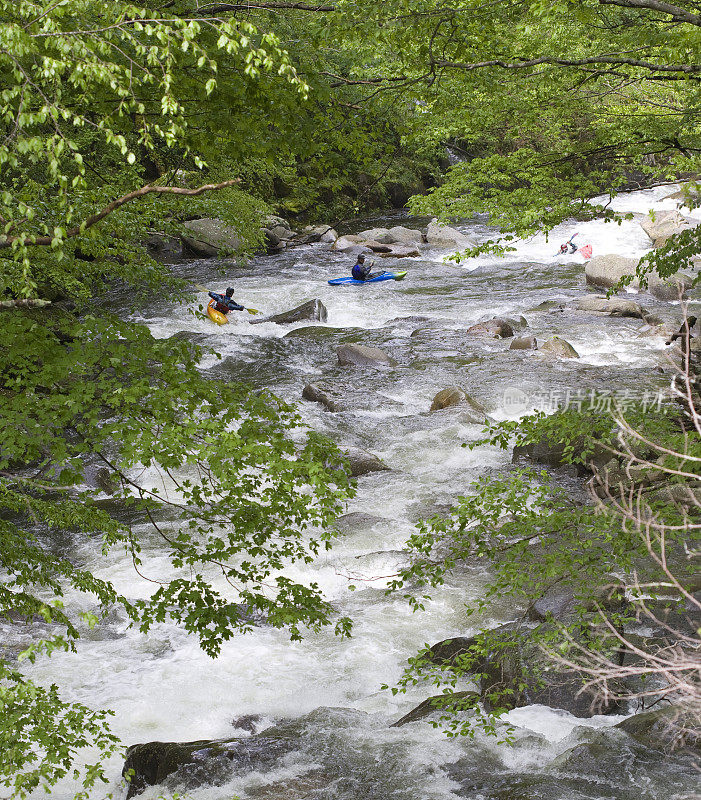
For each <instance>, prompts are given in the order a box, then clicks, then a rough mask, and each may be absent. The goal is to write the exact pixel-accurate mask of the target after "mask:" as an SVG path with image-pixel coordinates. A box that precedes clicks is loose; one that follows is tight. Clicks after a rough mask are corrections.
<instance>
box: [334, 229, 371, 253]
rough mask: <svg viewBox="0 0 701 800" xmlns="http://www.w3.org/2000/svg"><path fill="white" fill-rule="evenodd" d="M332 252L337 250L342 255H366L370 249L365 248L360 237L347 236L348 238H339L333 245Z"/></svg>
mask: <svg viewBox="0 0 701 800" xmlns="http://www.w3.org/2000/svg"><path fill="white" fill-rule="evenodd" d="M332 250H338V251H340V252H342V253H367V252H369V250H370V248H369V247H366V245H365V242H364V240H363V239H362V238H361V237H360V236H355V235H353V234H349V235H348V236H339V237H338V239H336V241H335V242H334V243H333V247H332Z"/></svg>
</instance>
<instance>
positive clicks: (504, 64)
mask: <svg viewBox="0 0 701 800" xmlns="http://www.w3.org/2000/svg"><path fill="white" fill-rule="evenodd" d="M539 64H552V65H554V66H558V67H582V66H586V65H587V64H614V65H619V64H626V65H628V66H631V67H640V68H641V69H649V70H651V71H653V72H683V73H685V74H689V75H691V74H694V73H697V72H701V64H653V63H651V62H650V61H639V60H638V59H636V58H626V57H624V56H616V55H606V56H591V57H589V58H577V59H568V58H554V57H553V56H541V57H540V58H531V59H529V60H527V61H512V62H509V61H502V60H501V59H492V60H491V61H475V62H473V63H471V64H470V63H464V62H461V61H436V62H434V66H436V67H440V68H452V69H461V70H465V71H467V72H470V71H472V70H475V69H485V68H486V67H501V68H502V69H514V70H516V69H527V68H528V67H535V66H538V65H539Z"/></svg>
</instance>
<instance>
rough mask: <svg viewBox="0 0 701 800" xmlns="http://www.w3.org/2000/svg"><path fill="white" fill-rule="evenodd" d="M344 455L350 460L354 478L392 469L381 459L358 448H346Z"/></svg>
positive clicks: (343, 451)
mask: <svg viewBox="0 0 701 800" xmlns="http://www.w3.org/2000/svg"><path fill="white" fill-rule="evenodd" d="M342 453H343V455H344V456H345V457H346V458H347V459H348V463H349V464H350V474H351V477H352V478H359V477H360V476H361V475H369V474H370V473H371V472H387V471H388V470H389V469H390V468H389V467H388V466H387V464H385V462H384V461H382V459H381V458H378V457H377V456H376V455H374V454H373V453H368V452H367V451H365V450H361V449H360V448H358V447H348V448H345V449H343V450H342Z"/></svg>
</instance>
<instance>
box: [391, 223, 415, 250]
mask: <svg viewBox="0 0 701 800" xmlns="http://www.w3.org/2000/svg"><path fill="white" fill-rule="evenodd" d="M389 233H390V235H391V236H392V239H393V240H394V242H393V244H394V243H396V244H405V245H412V244H413V245H417V244H421V243H422V242H423V235H422V233H421V231H415V230H414V229H413V228H405V227H404V226H403V225H395V226H394V227H393V228H390V229H389Z"/></svg>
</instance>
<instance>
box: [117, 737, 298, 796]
mask: <svg viewBox="0 0 701 800" xmlns="http://www.w3.org/2000/svg"><path fill="white" fill-rule="evenodd" d="M295 744H296V740H295V738H294V737H291V736H289V735H284V733H282V732H278V731H277V730H276V729H268V730H267V731H263V733H260V734H257V735H254V736H246V737H245V738H235V739H234V738H232V739H214V740H212V739H209V740H207V739H202V740H199V741H196V742H148V743H146V744H136V745H132V747H130V748H129V749H128V750H127V755H126V760H125V762H124V768H123V770H122V774H123V775H124V776H125V777H127V776H128V775H129V776H130V778H129V789H128V791H127V800H130V798H132V797H134V796H135V795H138V794H140V793H141V792H143V791H144V790H145V789H147V788H148V787H149V786H156V785H158V784H160V783H163V782H164V781H165V780H166V779H167V778H168V777H169V776H170V775H175V774H176V773H177V779H178V780H177V782H178V785H179V786H181V787H186V788H196V787H198V786H202V785H208V784H209V785H216V784H217V783H219V782H220V781H221V780H222V778H224V776H225V775H226V774H231V773H236V774H244V773H246V772H251V771H253V770H261V771H264V770H266V769H269V768H270V767H271V766H272V765H273V764H274V763H275V762H276V761H278V759H280V758H282V757H283V756H284V755H286V754H287V753H289V752H290V751H291V750H293V749H294V748H295Z"/></svg>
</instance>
